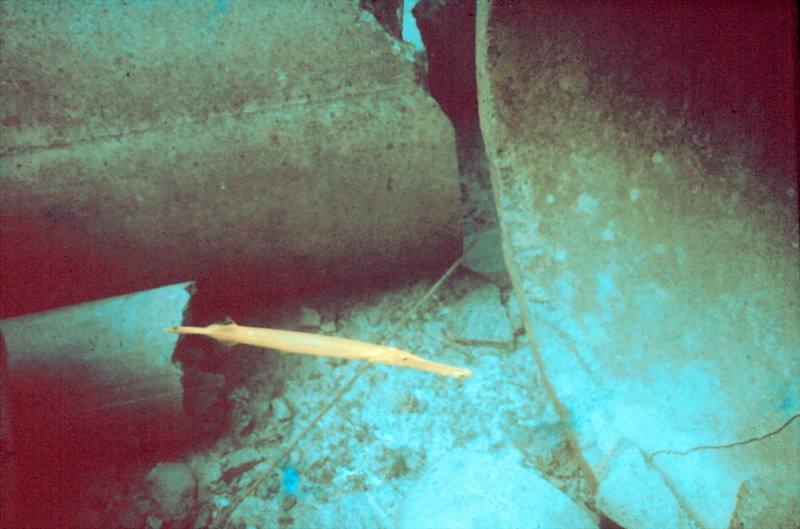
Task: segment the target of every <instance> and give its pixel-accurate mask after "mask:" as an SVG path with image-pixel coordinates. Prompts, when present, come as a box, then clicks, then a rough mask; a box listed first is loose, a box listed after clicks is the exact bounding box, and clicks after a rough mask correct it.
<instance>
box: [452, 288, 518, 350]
mask: <svg viewBox="0 0 800 529" xmlns="http://www.w3.org/2000/svg"><path fill="white" fill-rule="evenodd" d="M454 311H455V312H456V313H457V314H458V316H457V319H456V320H457V321H458V322H459V323H458V325H459V328H458V330H457V331H456V332H457V335H456V339H457V340H458V341H460V342H463V343H466V344H469V345H493V346H495V347H511V346H512V345H513V343H514V331H513V329H512V328H511V322H510V321H509V319H508V313H507V312H506V308H505V306H504V305H503V302H502V301H501V299H500V289H499V288H498V287H497V286H496V285H494V284H491V283H489V284H486V285H484V286H482V287H480V288H478V289H475V290H473V291H471V292H470V293H469V294H467V295H466V296H465V297H464V299H462V300H461V301H459V303H458V304H457V305H456V306H455V307H454Z"/></svg>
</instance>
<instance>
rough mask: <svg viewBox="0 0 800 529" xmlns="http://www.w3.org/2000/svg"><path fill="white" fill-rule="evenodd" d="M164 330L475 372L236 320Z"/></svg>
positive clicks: (442, 371)
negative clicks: (249, 324) (244, 323)
mask: <svg viewBox="0 0 800 529" xmlns="http://www.w3.org/2000/svg"><path fill="white" fill-rule="evenodd" d="M164 330H165V331H166V332H175V333H179V334H201V335H203V336H208V337H210V338H214V339H215V340H218V341H220V342H222V343H223V344H225V345H236V344H245V345H254V346H256V347H267V348H271V349H279V350H281V351H284V352H287V353H298V354H307V355H316V356H330V357H335V358H347V359H350V360H366V361H367V362H375V363H378V364H387V365H391V366H403V367H413V368H415V369H421V370H423V371H430V372H432V373H437V374H439V375H445V376H448V377H455V378H466V377H471V376H472V371H470V370H469V369H463V368H460V367H453V366H449V365H446V364H440V363H438V362H431V361H430V360H425V359H424V358H420V357H419V356H415V355H413V354H411V353H409V352H408V351H403V350H402V349H397V348H396V347H389V346H387V345H375V344H371V343H366V342H359V341H356V340H348V339H347V338H339V337H336V336H324V335H320V334H311V333H307V332H296V331H282V330H278V329H264V328H261V327H245V326H242V325H237V324H236V323H234V322H233V321H228V322H226V323H215V324H213V325H209V326H208V327H170V328H168V329H164Z"/></svg>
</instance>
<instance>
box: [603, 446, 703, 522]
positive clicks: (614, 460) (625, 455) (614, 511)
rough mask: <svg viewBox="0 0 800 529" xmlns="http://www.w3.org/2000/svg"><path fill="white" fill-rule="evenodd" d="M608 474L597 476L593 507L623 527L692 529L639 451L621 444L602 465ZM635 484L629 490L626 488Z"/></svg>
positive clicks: (670, 493)
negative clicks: (632, 483)
mask: <svg viewBox="0 0 800 529" xmlns="http://www.w3.org/2000/svg"><path fill="white" fill-rule="evenodd" d="M605 466H606V468H607V469H608V473H607V474H606V475H605V476H602V475H601V476H600V483H599V487H598V489H597V496H596V499H595V501H596V505H597V507H598V508H599V509H600V510H601V511H602V512H603V513H605V515H606V516H608V517H609V518H611V519H612V520H614V521H615V522H616V523H618V524H619V525H621V526H623V527H672V528H674V529H692V527H693V526H692V524H691V521H690V519H689V518H688V517H687V516H686V513H684V512H683V510H682V508H681V506H680V505H679V504H678V501H677V500H676V499H675V497H674V496H673V495H672V492H671V491H670V490H669V487H668V486H667V485H666V484H665V483H664V480H663V479H662V477H661V475H660V474H659V473H658V471H656V470H655V469H654V468H652V466H650V465H649V464H648V463H647V461H646V460H645V458H644V456H643V455H642V453H641V451H640V450H639V449H638V448H637V447H636V446H634V445H632V444H631V443H627V442H624V441H623V442H621V443H620V446H619V447H618V449H617V450H616V451H614V453H613V454H612V455H611V456H610V458H609V460H608V461H607V462H606V465H605ZM630 482H635V483H637V484H638V487H637V488H635V489H632V488H631V487H630V486H629V485H628V484H629V483H630Z"/></svg>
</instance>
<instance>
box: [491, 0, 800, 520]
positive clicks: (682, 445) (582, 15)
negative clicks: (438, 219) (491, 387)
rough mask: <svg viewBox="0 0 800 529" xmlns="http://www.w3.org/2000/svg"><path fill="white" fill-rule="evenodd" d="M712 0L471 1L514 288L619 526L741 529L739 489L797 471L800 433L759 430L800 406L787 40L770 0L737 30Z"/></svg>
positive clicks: (778, 496)
mask: <svg viewBox="0 0 800 529" xmlns="http://www.w3.org/2000/svg"><path fill="white" fill-rule="evenodd" d="M717 7H719V6H716V7H715V8H714V11H713V16H711V13H710V12H709V11H708V9H709V7H708V6H706V5H700V4H685V3H675V4H671V5H670V7H669V8H668V11H669V13H670V15H669V16H670V17H671V20H672V23H671V24H670V25H669V26H664V25H663V24H661V23H660V22H658V20H659V19H662V17H663V16H664V15H665V12H664V11H663V8H664V6H662V5H658V6H656V5H655V4H652V5H650V6H649V7H648V4H646V3H643V4H642V9H641V10H637V12H636V14H635V16H634V15H633V14H630V15H625V14H623V15H622V17H621V18H620V13H619V12H618V11H616V10H615V9H614V8H613V7H612V6H610V5H608V4H605V3H602V2H600V3H583V4H580V3H576V4H575V5H574V6H573V8H572V9H563V6H561V5H558V6H556V5H555V4H550V3H547V2H543V3H542V2H519V3H508V2H500V1H495V2H479V3H478V30H477V42H478V44H477V46H478V51H477V60H478V85H479V94H480V97H479V98H478V100H479V101H480V103H481V106H480V113H481V128H482V130H483V133H484V138H485V142H486V153H487V156H488V158H489V161H490V164H491V175H492V181H493V185H494V191H495V194H496V202H497V208H498V214H499V217H500V222H501V226H502V229H503V241H504V244H505V255H506V262H507V265H508V268H509V272H510V275H511V278H512V282H513V283H514V292H515V294H516V295H517V296H518V298H519V304H520V309H521V311H522V315H523V319H524V321H525V326H526V329H527V331H528V334H529V335H530V336H531V341H532V343H533V344H534V347H533V353H534V354H535V355H536V357H537V361H538V363H539V364H540V365H542V366H543V371H542V375H543V376H544V377H545V381H546V387H548V388H549V391H550V393H551V398H552V399H553V401H554V402H555V404H556V409H558V410H559V413H560V414H561V415H562V417H563V418H564V419H568V421H565V422H567V423H568V424H569V425H570V427H571V428H572V430H573V432H574V434H575V438H576V440H577V445H578V448H579V450H580V454H579V455H580V457H581V458H582V464H583V465H584V466H585V468H586V472H587V474H588V475H590V476H592V478H593V479H595V480H597V481H598V482H600V487H601V488H600V491H599V495H598V498H597V501H598V504H599V505H603V506H604V507H606V508H608V509H609V511H610V512H608V513H607V514H608V515H609V516H610V517H612V518H613V516H614V515H615V514H616V515H618V516H620V517H621V518H623V519H621V520H617V521H619V522H620V523H622V524H623V525H625V526H626V527H627V529H637V528H640V529H643V528H645V527H650V526H652V523H654V522H658V523H660V522H661V521H664V523H677V524H680V523H685V522H682V520H688V521H689V522H688V523H691V524H694V525H696V526H698V527H702V528H704V529H727V528H728V527H729V525H730V522H731V520H732V519H734V518H737V519H738V520H739V521H741V522H742V523H745V520H746V519H750V520H753V523H754V525H753V526H751V527H758V523H757V518H756V517H749V518H748V516H745V515H744V512H743V513H742V516H739V515H738V514H737V513H736V512H735V509H736V508H737V501H738V502H739V504H740V505H741V506H745V505H748V503H747V501H744V499H743V497H744V496H742V494H743V493H742V492H741V491H742V490H743V489H742V484H743V483H744V482H745V481H746V480H752V479H756V480H760V481H761V482H765V483H766V482H770V481H775V482H780V479H779V478H780V477H781V476H782V473H783V470H782V469H781V468H782V467H783V466H786V465H788V466H790V467H791V468H793V469H794V468H796V466H797V461H798V457H797V446H798V445H800V443H799V442H798V441H800V439H798V437H797V435H798V434H797V428H796V427H794V426H787V427H786V428H784V429H783V430H782V431H780V432H779V433H776V434H775V435H772V434H771V432H772V433H775V432H777V430H779V429H780V428H781V425H786V424H788V423H787V421H788V420H790V418H792V417H794V416H796V415H797V414H798V413H800V398H798V394H797V380H798V379H800V362H799V361H798V356H799V354H800V353H799V352H798V346H797V344H798V343H800V303H798V300H800V277H798V274H797V270H798V268H800V255H798V252H797V232H798V224H797V219H798V214H797V179H796V178H797V175H796V163H795V162H796V153H797V150H796V135H795V133H794V130H795V129H794V127H793V125H794V121H795V120H794V117H793V116H794V112H795V104H794V99H793V97H794V96H793V94H791V93H790V90H789V88H788V87H790V86H793V84H792V80H793V78H794V73H793V72H794V67H793V65H794V61H795V59H794V51H793V42H794V40H793V39H794V33H795V30H794V29H793V28H792V27H791V23H789V22H788V21H789V20H791V19H792V16H791V12H790V11H791V10H790V8H789V7H788V4H780V5H779V4H774V5H772V6H771V7H770V9H769V10H766V11H761V12H759V13H758V15H757V18H758V20H757V23H753V22H752V21H748V23H746V24H741V22H743V21H744V20H745V18H744V17H745V15H744V12H743V11H740V10H739V9H738V8H736V7H735V6H733V5H729V6H727V7H724V8H722V9H717ZM751 15H752V13H750V12H748V13H747V17H750V16H751ZM731 28H734V29H733V30H731ZM765 32H769V34H771V35H773V36H774V38H773V39H772V40H771V42H770V43H769V44H767V43H765V42H764V40H763V34H765ZM709 35H711V36H713V38H709ZM698 43H703V45H697V44H698ZM756 57H758V59H756ZM763 57H769V58H770V59H768V62H769V63H770V64H772V65H773V66H774V68H773V69H770V70H769V72H766V73H765V71H764V70H763V68H761V65H762V64H763V60H764V59H763ZM743 75H744V77H742V76H743ZM723 80H724V81H723ZM664 86H669V87H670V90H668V91H666V92H665V91H664V90H663V87H664ZM758 100H763V101H772V102H774V104H771V105H768V106H767V107H765V106H761V105H748V104H747V103H746V102H747V101H751V102H752V101H758ZM730 108H737V109H742V111H740V112H736V113H732V112H730ZM789 146H791V148H788V147H789ZM767 153H768V154H767ZM627 443H630V444H632V445H633V448H631V451H628V452H625V451H623V452H622V453H620V454H617V450H619V447H620V446H627ZM767 447H769V448H767ZM636 451H638V452H640V453H641V457H638V456H637V457H634V456H633V455H635V454H636ZM631 454H633V455H631ZM642 459H644V462H643V461H642ZM794 475H795V476H797V475H800V472H797V471H795V472H794ZM603 480H608V481H607V483H606V485H603V483H602V482H603ZM659 480H660V483H661V484H660V485H659V484H658V481H659ZM754 482H755V481H754ZM794 483H795V484H797V481H796V479H795V481H794ZM643 486H646V487H647V490H646V491H643V490H642V487H643ZM625 496H628V497H630V498H638V499H639V500H640V501H642V502H647V501H649V504H647V505H639V506H638V509H633V508H630V509H625V507H624V505H623V498H624V497H625ZM752 499H753V500H754V501H756V496H753V497H752ZM748 501H749V500H748ZM757 501H758V502H760V507H759V508H760V509H762V510H763V511H769V512H773V513H777V512H779V513H780V514H779V515H777V516H778V517H782V518H781V519H792V514H793V513H792V510H793V509H794V511H795V512H796V504H795V506H792V505H788V504H787V502H786V496H785V495H784V494H783V493H780V492H778V493H775V494H770V492H769V491H767V490H766V489H763V490H762V491H761V493H760V494H758V495H757ZM676 502H677V506H678V508H679V509H680V515H679V516H676V515H675V512H674V511H675V508H676ZM663 508H666V509H667V510H666V511H662V509H663ZM754 511H755V509H754V508H750V509H749V512H750V513H752V512H754ZM647 512H650V513H651V514H650V515H656V516H657V518H656V520H655V521H654V520H650V519H648V516H650V515H648V514H647ZM794 518H795V519H796V516H795V517H794ZM679 526H680V525H679Z"/></svg>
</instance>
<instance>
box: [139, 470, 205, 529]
mask: <svg viewBox="0 0 800 529" xmlns="http://www.w3.org/2000/svg"><path fill="white" fill-rule="evenodd" d="M146 479H147V481H149V482H150V485H151V490H150V495H151V496H152V498H153V499H154V500H155V501H156V503H158V505H159V508H160V509H159V510H160V512H159V514H160V515H161V516H162V517H163V518H165V519H166V520H179V519H183V518H185V517H186V513H187V512H189V511H190V510H191V508H192V507H193V506H194V502H195V491H196V488H197V484H196V483H195V479H194V475H193V474H192V471H191V469H190V468H189V467H188V466H187V465H184V464H183V463H159V464H157V465H156V466H155V467H153V469H152V470H150V472H149V473H148V474H147V478H146Z"/></svg>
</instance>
